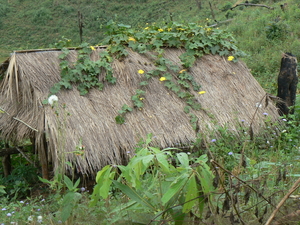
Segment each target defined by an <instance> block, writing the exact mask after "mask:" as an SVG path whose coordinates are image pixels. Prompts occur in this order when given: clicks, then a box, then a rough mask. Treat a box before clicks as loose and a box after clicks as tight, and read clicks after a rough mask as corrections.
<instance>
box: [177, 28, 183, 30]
mask: <svg viewBox="0 0 300 225" xmlns="http://www.w3.org/2000/svg"><path fill="white" fill-rule="evenodd" d="M176 30H184V29H183V28H176Z"/></svg>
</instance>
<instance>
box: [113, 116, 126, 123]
mask: <svg viewBox="0 0 300 225" xmlns="http://www.w3.org/2000/svg"><path fill="white" fill-rule="evenodd" d="M115 120H116V123H117V124H124V123H125V118H124V117H123V116H120V115H118V116H116V117H115Z"/></svg>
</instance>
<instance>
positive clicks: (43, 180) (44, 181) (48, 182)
mask: <svg viewBox="0 0 300 225" xmlns="http://www.w3.org/2000/svg"><path fill="white" fill-rule="evenodd" d="M38 178H39V180H40V181H42V182H43V183H46V184H53V182H52V181H49V180H47V179H44V178H41V177H38Z"/></svg>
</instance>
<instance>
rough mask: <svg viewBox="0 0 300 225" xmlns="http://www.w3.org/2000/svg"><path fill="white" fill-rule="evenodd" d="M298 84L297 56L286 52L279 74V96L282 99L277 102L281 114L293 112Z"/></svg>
mask: <svg viewBox="0 0 300 225" xmlns="http://www.w3.org/2000/svg"><path fill="white" fill-rule="evenodd" d="M297 84H298V75H297V58H296V57H295V56H294V55H292V54H291V53H285V54H284V55H283V57H282V59H281V67H280V73H279V75H278V92H277V97H279V98H280V99H281V100H282V101H279V102H278V103H277V107H278V109H279V114H280V115H288V114H293V113H294V109H293V106H294V105H295V101H296V91H297Z"/></svg>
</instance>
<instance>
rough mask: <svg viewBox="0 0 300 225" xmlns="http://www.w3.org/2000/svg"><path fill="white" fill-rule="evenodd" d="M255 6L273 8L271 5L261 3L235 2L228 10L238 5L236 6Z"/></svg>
mask: <svg viewBox="0 0 300 225" xmlns="http://www.w3.org/2000/svg"><path fill="white" fill-rule="evenodd" d="M243 5H244V6H257V7H265V8H268V9H271V10H273V9H274V8H273V7H270V6H267V5H261V4H252V3H241V4H236V5H235V6H233V7H231V8H230V10H233V9H234V8H236V7H238V6H243Z"/></svg>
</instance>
